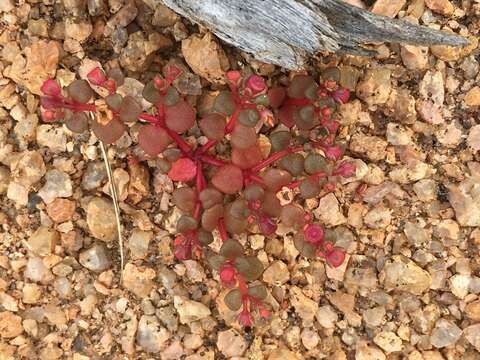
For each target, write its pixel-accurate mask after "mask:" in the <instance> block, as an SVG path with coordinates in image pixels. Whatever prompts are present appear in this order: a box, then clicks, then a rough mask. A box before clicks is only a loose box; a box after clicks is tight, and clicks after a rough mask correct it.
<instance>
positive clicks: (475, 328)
mask: <svg viewBox="0 0 480 360" xmlns="http://www.w3.org/2000/svg"><path fill="white" fill-rule="evenodd" d="M463 335H464V336H465V339H467V341H468V342H469V343H470V344H472V345H473V346H474V347H475V349H477V351H480V324H474V325H470V326H468V327H466V328H465V329H463Z"/></svg>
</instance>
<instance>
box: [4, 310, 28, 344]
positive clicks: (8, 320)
mask: <svg viewBox="0 0 480 360" xmlns="http://www.w3.org/2000/svg"><path fill="white" fill-rule="evenodd" d="M22 332H23V327H22V318H21V317H20V316H18V315H15V314H14V313H12V312H11V311H2V312H0V337H2V338H4V339H11V338H14V337H17V336H19V335H20V334H21V333H22Z"/></svg>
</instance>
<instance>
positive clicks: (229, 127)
mask: <svg viewBox="0 0 480 360" xmlns="http://www.w3.org/2000/svg"><path fill="white" fill-rule="evenodd" d="M240 111H242V107H240V106H237V107H236V108H235V111H234V113H233V114H232V116H231V118H230V120H229V121H228V123H227V125H225V134H230V133H231V132H232V131H233V128H234V127H235V124H236V123H237V119H238V115H239V114H240Z"/></svg>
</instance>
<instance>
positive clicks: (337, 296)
mask: <svg viewBox="0 0 480 360" xmlns="http://www.w3.org/2000/svg"><path fill="white" fill-rule="evenodd" d="M328 300H329V301H330V303H332V305H333V306H335V307H336V308H337V309H338V310H340V311H341V312H343V313H344V314H345V318H346V320H347V321H348V323H349V324H350V325H352V326H354V327H357V326H360V325H361V323H362V317H361V316H360V315H359V314H357V313H356V312H355V310H354V308H355V296H353V295H351V294H347V293H344V292H341V291H336V292H334V293H332V294H329V295H328Z"/></svg>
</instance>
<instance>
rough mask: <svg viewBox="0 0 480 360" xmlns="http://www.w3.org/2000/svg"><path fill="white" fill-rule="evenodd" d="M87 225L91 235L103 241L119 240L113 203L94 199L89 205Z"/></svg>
mask: <svg viewBox="0 0 480 360" xmlns="http://www.w3.org/2000/svg"><path fill="white" fill-rule="evenodd" d="M87 224H88V228H89V230H90V232H91V234H92V235H93V236H94V237H95V238H97V239H99V240H103V241H113V240H115V239H116V238H117V225H116V221H115V211H114V208H113V204H112V202H111V201H109V200H107V199H105V198H102V197H94V198H93V199H92V200H90V202H89V203H88V205H87Z"/></svg>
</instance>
